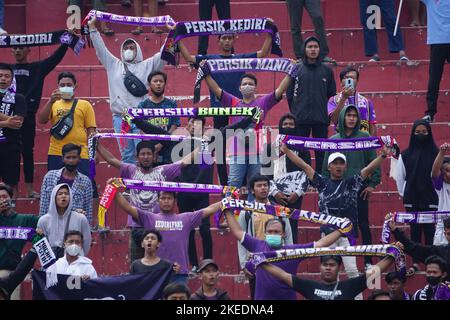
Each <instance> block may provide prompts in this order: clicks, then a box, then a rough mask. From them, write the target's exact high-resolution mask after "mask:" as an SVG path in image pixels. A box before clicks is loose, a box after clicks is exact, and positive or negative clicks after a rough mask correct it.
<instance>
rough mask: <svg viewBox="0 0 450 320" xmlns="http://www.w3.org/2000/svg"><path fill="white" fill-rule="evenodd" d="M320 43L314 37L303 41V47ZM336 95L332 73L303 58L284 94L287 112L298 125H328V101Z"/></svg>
mask: <svg viewBox="0 0 450 320" xmlns="http://www.w3.org/2000/svg"><path fill="white" fill-rule="evenodd" d="M313 40H314V41H317V43H319V46H320V42H319V40H318V39H317V38H315V37H309V38H307V39H306V40H305V44H304V47H306V44H307V43H308V42H310V41H313ZM303 49H304V48H303ZM334 95H336V82H335V80H334V73H333V70H331V69H330V68H329V67H327V66H326V65H324V64H322V62H321V61H320V60H319V59H318V60H316V62H315V63H309V62H308V60H307V58H306V57H305V58H304V59H303V61H302V62H300V68H299V71H298V75H297V77H296V78H295V81H292V82H291V84H290V86H289V88H288V89H287V92H286V97H287V100H288V104H289V110H290V111H291V113H293V114H294V115H295V117H296V118H297V123H298V124H299V125H305V124H307V125H312V124H323V125H328V124H329V123H330V119H329V117H328V110H327V104H328V99H329V98H331V97H332V96H334Z"/></svg>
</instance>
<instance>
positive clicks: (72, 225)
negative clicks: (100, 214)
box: [37, 183, 91, 257]
mask: <svg viewBox="0 0 450 320" xmlns="http://www.w3.org/2000/svg"><path fill="white" fill-rule="evenodd" d="M64 186H65V187H67V188H68V189H69V204H68V205H67V207H66V208H65V210H64V213H63V214H60V213H58V208H57V205H56V194H57V192H58V191H59V189H61V188H62V187H64ZM69 217H70V221H69V225H67V222H68V220H69ZM37 227H38V228H41V229H42V230H43V231H44V234H45V235H46V236H47V238H48V241H49V243H50V246H51V247H52V248H61V249H62V248H63V244H64V233H65V232H67V231H70V230H77V231H80V232H81V233H82V234H83V254H84V255H87V254H88V253H89V250H90V248H91V227H90V226H89V222H88V220H87V218H86V216H85V215H84V214H81V213H78V212H76V211H72V190H71V188H70V186H69V185H68V184H66V183H62V184H58V185H57V186H55V187H54V188H53V190H52V195H51V197H50V206H49V210H48V213H47V214H45V215H44V216H42V218H40V219H39V221H38V224H37ZM59 251H60V252H61V253H63V250H59ZM61 256H62V255H59V257H61Z"/></svg>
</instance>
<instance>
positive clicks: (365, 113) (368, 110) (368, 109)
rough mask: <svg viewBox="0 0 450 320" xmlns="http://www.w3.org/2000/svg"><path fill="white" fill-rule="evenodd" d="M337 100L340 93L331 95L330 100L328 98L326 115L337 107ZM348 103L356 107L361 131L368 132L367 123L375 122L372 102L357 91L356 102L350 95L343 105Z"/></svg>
mask: <svg viewBox="0 0 450 320" xmlns="http://www.w3.org/2000/svg"><path fill="white" fill-rule="evenodd" d="M339 100H341V94H340V93H339V94H337V95H335V96H333V97H331V98H330V100H328V115H330V114H331V113H332V112H333V111H334V110H335V109H336V108H337V103H338V101H339ZM350 104H353V105H355V106H357V108H358V111H359V115H360V119H361V126H360V129H361V130H362V131H365V132H369V124H371V125H374V124H376V123H377V120H376V115H375V109H374V107H373V102H372V101H371V100H369V99H367V98H366V97H364V96H363V95H362V94H359V93H358V94H357V95H356V102H355V96H350V97H348V99H347V100H346V101H345V104H344V107H345V106H348V105H350ZM335 129H336V126H335Z"/></svg>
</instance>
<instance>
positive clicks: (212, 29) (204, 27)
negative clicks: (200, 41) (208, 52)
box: [161, 18, 283, 65]
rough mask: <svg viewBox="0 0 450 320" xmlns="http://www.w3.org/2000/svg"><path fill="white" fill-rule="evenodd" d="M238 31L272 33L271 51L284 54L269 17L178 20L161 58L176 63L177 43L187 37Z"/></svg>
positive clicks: (276, 31)
mask: <svg viewBox="0 0 450 320" xmlns="http://www.w3.org/2000/svg"><path fill="white" fill-rule="evenodd" d="M237 33H270V34H271V35H272V51H271V53H273V54H276V55H277V56H280V57H281V56H283V52H282V51H281V38H280V34H279V33H278V28H277V26H276V25H275V24H274V23H273V21H271V20H270V19H267V18H249V19H232V20H210V21H189V22H178V23H177V24H176V27H175V29H174V30H171V31H170V32H169V34H168V35H167V38H166V41H165V42H164V45H163V47H162V51H161V58H162V59H164V60H166V61H167V62H168V63H169V64H173V65H176V59H175V52H176V51H177V49H176V43H177V42H178V41H180V40H181V39H184V38H187V37H195V36H204V35H214V34H215V35H219V34H237Z"/></svg>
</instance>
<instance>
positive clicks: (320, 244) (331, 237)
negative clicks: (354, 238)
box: [314, 230, 342, 248]
mask: <svg viewBox="0 0 450 320" xmlns="http://www.w3.org/2000/svg"><path fill="white" fill-rule="evenodd" d="M341 236H342V234H341V232H340V231H339V230H335V231H333V232H332V233H330V234H328V235H326V236H325V237H323V238H321V239H320V240H318V241H315V242H314V248H325V247H329V246H331V245H332V244H333V243H335V242H336V241H337V240H338V239H339V238H340V237H341Z"/></svg>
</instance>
